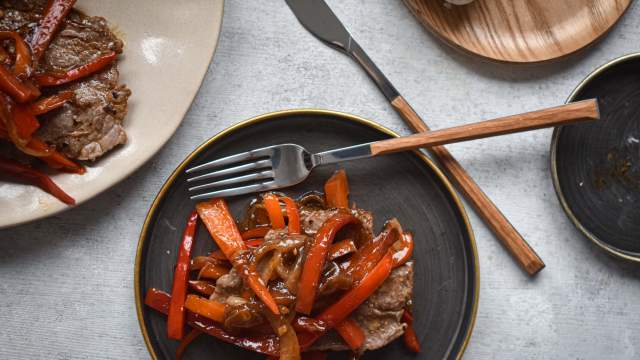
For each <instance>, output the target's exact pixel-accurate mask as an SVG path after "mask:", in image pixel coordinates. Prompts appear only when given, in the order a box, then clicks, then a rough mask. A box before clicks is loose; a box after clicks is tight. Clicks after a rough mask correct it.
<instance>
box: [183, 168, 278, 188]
mask: <svg viewBox="0 0 640 360" xmlns="http://www.w3.org/2000/svg"><path fill="white" fill-rule="evenodd" d="M273 177H274V173H273V171H271V170H268V171H261V172H257V173H253V174H249V175H243V176H238V177H234V178H231V179H224V180H220V181H214V182H212V183H208V184H203V185H198V186H194V187H191V188H189V191H196V190H202V189H209V188H213V187H218V186H223V185H234V184H239V183H243V182H247V181H254V180H264V179H270V178H273Z"/></svg>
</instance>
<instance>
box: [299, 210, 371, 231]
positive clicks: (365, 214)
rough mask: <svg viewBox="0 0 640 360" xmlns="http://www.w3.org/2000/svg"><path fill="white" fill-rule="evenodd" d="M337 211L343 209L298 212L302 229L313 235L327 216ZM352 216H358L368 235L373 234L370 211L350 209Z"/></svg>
mask: <svg viewBox="0 0 640 360" xmlns="http://www.w3.org/2000/svg"><path fill="white" fill-rule="evenodd" d="M338 211H344V210H339V209H329V210H305V211H302V212H301V213H300V221H301V223H302V229H303V230H304V232H305V233H306V234H307V235H309V236H314V235H315V234H316V232H318V230H319V229H320V227H321V226H322V224H324V222H325V221H327V219H328V218H330V217H331V216H333V215H335V214H336V213H337V212H338ZM349 211H350V212H351V213H352V214H353V216H355V217H356V218H358V219H359V220H360V221H361V222H362V224H363V225H364V228H365V230H366V231H367V232H368V233H369V235H371V236H373V214H371V212H370V211H366V210H362V209H350V210H349Z"/></svg>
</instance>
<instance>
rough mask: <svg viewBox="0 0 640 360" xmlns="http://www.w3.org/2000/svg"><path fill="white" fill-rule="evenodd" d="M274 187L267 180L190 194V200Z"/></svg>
mask: <svg viewBox="0 0 640 360" xmlns="http://www.w3.org/2000/svg"><path fill="white" fill-rule="evenodd" d="M274 188H276V185H275V182H273V181H269V182H266V183H262V184H253V185H248V186H241V187H237V188H231V189H224V190H218V191H212V192H208V193H204V194H199V195H193V196H191V200H206V199H211V198H214V197H225V196H237V195H244V194H250V193H254V192H261V191H267V190H272V189H274Z"/></svg>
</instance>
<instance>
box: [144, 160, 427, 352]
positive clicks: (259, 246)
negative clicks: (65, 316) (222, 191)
mask: <svg viewBox="0 0 640 360" xmlns="http://www.w3.org/2000/svg"><path fill="white" fill-rule="evenodd" d="M348 194H349V187H348V182H347V176H346V173H345V172H344V171H342V170H341V171H338V172H336V173H335V174H334V175H333V176H332V177H331V178H330V179H329V180H328V181H327V183H326V184H325V187H324V194H322V193H315V192H314V193H309V194H306V195H304V196H302V197H301V198H299V199H297V200H293V199H291V198H289V197H287V196H284V195H282V194H275V193H266V194H262V195H261V196H260V197H258V198H257V199H255V200H254V201H253V202H252V203H251V205H250V206H249V208H248V210H247V213H246V216H245V218H244V219H243V220H242V221H240V222H236V220H235V219H234V218H233V216H232V215H231V213H230V212H229V209H228V207H227V205H226V203H225V201H224V200H223V199H212V200H209V201H205V202H201V203H198V204H196V207H195V210H194V211H193V212H192V214H191V215H190V216H189V218H188V220H187V226H186V228H185V231H184V235H183V237H182V240H181V242H180V245H179V250H178V256H177V260H176V267H175V272H174V278H173V287H172V290H171V294H168V293H166V292H163V291H161V290H158V289H155V288H150V289H148V291H147V294H146V297H145V304H146V305H147V306H149V307H150V308H152V309H154V310H156V311H158V312H161V313H164V314H166V315H168V319H167V335H168V337H169V338H171V339H175V340H180V346H179V347H178V352H177V354H176V355H177V358H181V356H182V354H183V352H184V351H185V349H186V347H187V345H188V344H189V343H190V342H192V341H193V340H194V339H195V338H196V337H197V336H198V335H200V334H202V333H205V334H208V335H211V336H213V337H215V338H217V339H219V340H221V341H224V342H227V343H231V344H234V345H236V346H239V347H241V348H244V349H247V350H250V351H254V352H258V353H262V354H265V355H267V356H268V358H274V359H277V358H280V359H287V360H289V359H300V358H301V357H303V358H314V359H317V358H323V357H324V356H326V353H327V352H329V351H343V350H347V351H351V352H352V353H353V354H354V355H355V356H359V355H361V354H362V353H364V352H365V351H366V350H374V349H378V348H381V347H383V346H385V345H387V344H388V343H390V342H391V341H393V340H395V339H397V338H399V337H401V336H403V335H404V342H405V344H406V345H407V348H408V349H409V350H410V351H414V352H418V351H420V344H419V343H418V340H417V337H416V334H415V332H414V331H413V328H412V321H413V320H412V317H411V295H412V291H413V262H412V261H411V260H410V258H411V254H412V250H413V235H412V234H411V233H409V232H406V231H404V230H403V229H402V226H401V225H400V223H399V222H398V220H397V219H391V220H389V221H387V222H386V224H385V225H384V227H383V229H382V231H381V232H380V233H379V234H378V235H375V234H374V233H373V214H372V213H371V212H369V211H367V210H364V209H359V208H356V207H355V206H351V207H350V206H349V198H348ZM199 221H202V222H203V223H204V225H205V227H206V229H207V230H208V232H209V234H210V235H211V237H212V238H213V240H214V242H215V244H216V245H217V246H218V250H215V251H213V252H211V253H209V254H206V255H202V256H192V254H191V252H192V248H193V243H194V239H195V237H194V234H195V231H196V228H197V224H198V222H199ZM186 329H191V330H190V331H188V332H187V331H186Z"/></svg>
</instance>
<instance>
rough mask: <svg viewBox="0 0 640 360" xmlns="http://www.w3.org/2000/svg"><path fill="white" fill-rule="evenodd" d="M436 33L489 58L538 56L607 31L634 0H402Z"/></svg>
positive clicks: (560, 52)
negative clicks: (462, 1)
mask: <svg viewBox="0 0 640 360" xmlns="http://www.w3.org/2000/svg"><path fill="white" fill-rule="evenodd" d="M404 2H405V4H406V5H407V6H408V7H409V9H410V10H411V11H412V12H413V14H414V15H415V16H416V17H417V18H418V20H420V22H421V23H422V24H423V25H424V26H425V27H426V28H427V29H428V30H430V31H431V32H432V33H434V34H435V35H436V36H438V37H440V38H441V39H443V40H445V41H446V42H447V43H448V44H450V45H453V46H454V47H456V48H459V49H463V50H465V51H468V52H470V53H472V54H475V55H479V56H482V57H485V58H488V59H491V60H496V61H506V62H515V63H530V62H540V61H546V60H551V59H556V58H559V57H563V56H566V55H568V54H571V53H574V52H576V51H578V50H580V49H582V48H584V47H585V46H587V45H589V44H591V43H592V42H594V41H595V40H597V39H599V38H600V37H601V36H602V35H604V34H605V33H606V32H607V31H608V30H609V29H611V27H612V26H613V25H614V24H615V23H616V22H617V21H618V20H619V19H620V17H621V16H622V15H623V14H624V12H625V11H626V10H627V8H628V7H629V4H630V3H631V0H559V1H554V0H476V1H474V2H473V3H471V4H468V5H463V6H455V5H451V4H446V3H445V1H444V0H404Z"/></svg>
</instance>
